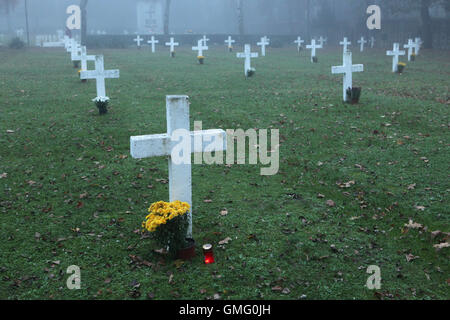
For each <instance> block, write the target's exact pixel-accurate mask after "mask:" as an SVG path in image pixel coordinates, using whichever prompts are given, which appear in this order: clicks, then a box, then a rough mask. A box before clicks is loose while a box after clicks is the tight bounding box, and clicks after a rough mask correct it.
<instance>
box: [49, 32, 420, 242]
mask: <svg viewBox="0 0 450 320" xmlns="http://www.w3.org/2000/svg"><path fill="white" fill-rule="evenodd" d="M208 41H209V39H208V38H207V37H206V36H203V37H202V38H200V39H199V40H198V42H197V45H196V46H194V47H192V50H193V51H196V52H197V58H198V62H199V63H200V64H203V59H204V52H205V51H206V50H208V44H207V42H208ZM326 41H327V39H326V38H323V37H320V38H319V39H318V40H317V41H316V39H312V40H311V43H310V44H309V45H306V49H310V50H311V62H313V63H317V62H318V57H317V50H319V49H322V48H323V47H324V45H325V43H326ZM134 42H136V45H137V47H138V48H140V47H141V45H142V43H143V42H144V39H143V38H141V37H140V36H139V35H138V36H137V38H136V39H134ZM304 42H305V41H304V40H302V38H301V37H298V38H297V39H296V40H295V41H293V43H294V44H296V46H297V50H298V51H301V50H302V48H303V43H304ZM374 42H375V39H374V38H373V37H372V38H371V39H370V40H369V41H367V40H366V39H364V37H361V38H360V39H359V40H358V44H359V50H360V52H364V50H365V44H366V43H369V44H370V47H371V48H373V47H374ZM147 43H148V44H149V45H151V52H152V53H154V52H155V51H156V45H157V44H158V43H159V41H158V40H157V39H155V37H154V36H151V38H150V39H149V40H148V41H147ZM224 43H225V44H226V46H227V48H228V51H229V52H232V51H233V50H232V49H233V43H235V40H233V39H232V37H231V36H229V37H228V38H227V39H225V40H224ZM165 45H166V46H167V47H169V53H170V57H175V47H176V46H179V45H180V44H179V43H178V42H176V41H175V39H174V37H171V38H170V41H169V42H166V43H165ZM269 45H270V39H269V38H268V37H266V36H264V37H262V38H261V40H260V41H259V42H258V43H257V46H259V47H260V49H261V52H260V53H261V56H263V57H264V56H266V54H267V51H266V47H267V46H269ZM340 45H342V47H343V52H342V56H343V63H342V65H341V66H332V68H331V73H332V74H342V75H343V85H342V99H343V101H345V102H351V103H356V102H358V99H359V96H360V94H361V88H358V87H353V83H352V74H353V73H354V72H363V70H364V67H363V65H362V64H353V61H352V53H351V51H350V50H349V46H350V45H351V42H349V41H348V39H347V38H346V37H344V39H343V41H341V42H340ZM44 46H45V47H52V46H58V47H65V49H66V50H67V52H68V53H70V57H71V60H72V62H73V64H74V67H75V68H77V69H78V68H81V69H80V70H79V76H80V79H81V81H83V82H86V81H87V80H89V79H95V81H96V89H97V95H96V97H95V98H94V99H93V101H94V102H95V104H96V106H97V107H98V109H99V112H100V114H104V113H106V112H107V105H108V101H109V97H108V96H107V94H106V87H105V79H117V78H119V75H120V73H119V70H105V67H104V57H103V56H102V55H96V56H93V55H88V54H87V50H86V47H85V46H81V45H80V43H78V42H77V41H76V40H75V39H73V38H69V37H68V36H64V37H63V38H61V40H60V41H58V42H50V43H44ZM420 46H421V39H420V38H415V40H412V39H409V40H408V42H407V44H405V45H404V48H405V49H408V54H407V56H408V61H411V60H412V59H413V58H415V56H417V55H418V54H419V50H420ZM405 54H406V52H405V51H403V50H400V44H399V43H394V44H393V50H389V51H387V52H386V55H388V56H392V57H393V59H392V72H401V71H402V67H403V65H402V63H401V62H399V57H400V56H402V55H405ZM258 56H259V54H258V53H257V52H252V50H251V44H244V50H243V52H238V53H237V54H236V57H237V58H242V59H244V74H245V77H246V78H248V77H250V76H252V75H253V74H254V73H255V69H254V68H252V67H251V59H252V58H257V57H258ZM88 61H95V69H94V70H88ZM80 64H81V65H80ZM166 109H167V119H166V120H167V132H166V133H164V134H156V135H145V136H133V137H131V138H130V149H131V155H132V157H133V158H149V157H157V156H168V157H169V164H168V165H169V199H170V201H171V202H172V201H177V200H178V201H182V202H185V203H188V204H189V206H190V208H192V188H191V164H190V163H187V164H186V163H185V164H178V163H174V162H172V160H171V157H170V155H171V152H172V147H173V145H172V144H171V135H172V133H173V132H174V131H175V130H178V129H185V130H187V131H190V125H189V101H188V97H187V96H183V95H180V96H167V98H166ZM190 134H191V137H192V139H194V137H195V136H197V137H202V138H203V140H202V141H219V142H221V143H218V144H215V145H216V147H215V149H214V150H209V151H210V152H212V151H224V150H226V143H225V142H226V133H225V132H224V131H223V130H221V129H213V130H205V131H190ZM193 146H194V147H193V148H192V150H191V152H192V153H196V152H204V151H205V146H204V145H203V143H202V144H200V145H197V144H194V143H193ZM192 212H193V210H192V209H191V210H190V211H189V213H188V228H187V236H188V238H192Z"/></svg>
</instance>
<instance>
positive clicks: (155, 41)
mask: <svg viewBox="0 0 450 320" xmlns="http://www.w3.org/2000/svg"><path fill="white" fill-rule="evenodd" d="M147 43H148V44H151V45H152V52H153V53H155V44H157V43H159V41H158V40H155V37H154V36H152V39H151V40H148V41H147Z"/></svg>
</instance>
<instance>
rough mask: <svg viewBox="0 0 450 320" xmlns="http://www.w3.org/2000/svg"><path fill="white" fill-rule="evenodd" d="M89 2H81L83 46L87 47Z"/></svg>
mask: <svg viewBox="0 0 450 320" xmlns="http://www.w3.org/2000/svg"><path fill="white" fill-rule="evenodd" d="M87 4H88V0H81V3H80V9H81V45H82V46H85V45H86V40H87V39H86V38H87V10H86V7H87Z"/></svg>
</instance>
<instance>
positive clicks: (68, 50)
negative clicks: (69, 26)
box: [66, 38, 77, 53]
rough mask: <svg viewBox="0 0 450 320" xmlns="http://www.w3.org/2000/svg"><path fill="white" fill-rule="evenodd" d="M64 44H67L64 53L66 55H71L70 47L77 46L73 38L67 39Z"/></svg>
mask: <svg viewBox="0 0 450 320" xmlns="http://www.w3.org/2000/svg"><path fill="white" fill-rule="evenodd" d="M66 44H67V47H66V51H67V52H68V53H71V52H72V47H73V46H75V45H76V44H77V41H76V40H75V39H74V38H67V42H66Z"/></svg>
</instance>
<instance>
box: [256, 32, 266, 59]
mask: <svg viewBox="0 0 450 320" xmlns="http://www.w3.org/2000/svg"><path fill="white" fill-rule="evenodd" d="M257 45H258V46H260V47H261V56H263V57H265V56H266V46H268V45H269V38H267V37H266V36H264V37H262V38H261V41H260V42H258V43H257Z"/></svg>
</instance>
